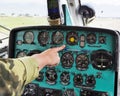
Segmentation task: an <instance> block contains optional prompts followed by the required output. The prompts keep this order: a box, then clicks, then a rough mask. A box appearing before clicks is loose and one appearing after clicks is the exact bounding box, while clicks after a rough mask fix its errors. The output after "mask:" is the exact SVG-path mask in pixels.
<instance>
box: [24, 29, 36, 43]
mask: <svg viewBox="0 0 120 96" xmlns="http://www.w3.org/2000/svg"><path fill="white" fill-rule="evenodd" d="M23 38H24V41H25V43H28V44H31V43H33V41H34V34H33V32H29V31H28V32H25V34H24V37H23Z"/></svg>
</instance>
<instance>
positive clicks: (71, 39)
mask: <svg viewBox="0 0 120 96" xmlns="http://www.w3.org/2000/svg"><path fill="white" fill-rule="evenodd" d="M66 41H67V43H68V44H69V45H75V44H77V43H78V34H77V33H76V32H69V33H68V34H67V38H66Z"/></svg>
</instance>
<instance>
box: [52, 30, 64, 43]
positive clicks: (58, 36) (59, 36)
mask: <svg viewBox="0 0 120 96" xmlns="http://www.w3.org/2000/svg"><path fill="white" fill-rule="evenodd" d="M63 40H64V35H63V34H62V33H61V32H59V31H57V32H54V33H53V36H52V41H53V43H54V44H61V43H62V42H63Z"/></svg>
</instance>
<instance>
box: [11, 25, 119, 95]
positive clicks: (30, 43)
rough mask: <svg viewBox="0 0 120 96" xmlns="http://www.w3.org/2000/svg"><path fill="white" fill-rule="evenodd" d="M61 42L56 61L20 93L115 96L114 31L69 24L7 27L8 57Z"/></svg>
mask: <svg viewBox="0 0 120 96" xmlns="http://www.w3.org/2000/svg"><path fill="white" fill-rule="evenodd" d="M63 44H65V45H66V48H65V49H64V50H62V51H60V52H59V55H60V58H61V60H60V63H59V65H58V66H56V67H49V66H46V67H45V68H43V69H42V70H41V71H40V72H39V76H38V77H37V78H36V79H35V80H34V81H33V82H31V83H29V84H27V85H26V86H25V89H24V92H23V95H22V96H117V76H118V75H117V66H118V33H117V32H115V31H112V30H107V29H99V28H88V27H73V26H33V27H23V28H16V29H13V30H12V31H11V34H10V41H9V57H10V58H21V57H24V56H31V55H33V54H36V53H41V52H43V51H44V50H46V49H48V48H53V47H57V46H61V45H63Z"/></svg>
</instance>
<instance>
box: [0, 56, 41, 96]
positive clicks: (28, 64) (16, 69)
mask: <svg viewBox="0 0 120 96" xmlns="http://www.w3.org/2000/svg"><path fill="white" fill-rule="evenodd" d="M38 73H39V69H38V64H37V62H36V61H35V60H34V59H33V58H31V57H24V58H19V59H0V96H20V94H21V93H22V91H23V88H24V85H25V84H27V83H29V82H31V81H32V80H34V79H35V78H36V77H37V76H38Z"/></svg>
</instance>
